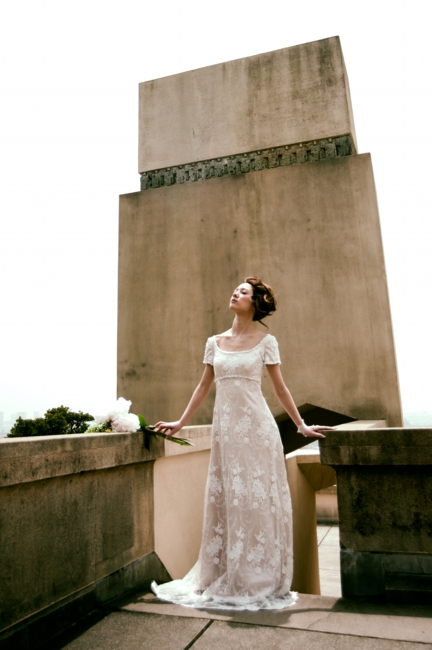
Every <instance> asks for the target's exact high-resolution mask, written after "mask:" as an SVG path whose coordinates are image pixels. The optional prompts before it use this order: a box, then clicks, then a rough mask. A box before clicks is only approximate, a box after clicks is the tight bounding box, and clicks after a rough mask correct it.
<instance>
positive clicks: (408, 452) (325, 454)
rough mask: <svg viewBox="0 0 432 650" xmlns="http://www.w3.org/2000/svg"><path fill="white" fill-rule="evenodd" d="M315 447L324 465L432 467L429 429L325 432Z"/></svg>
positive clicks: (431, 439) (430, 431)
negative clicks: (323, 437)
mask: <svg viewBox="0 0 432 650" xmlns="http://www.w3.org/2000/svg"><path fill="white" fill-rule="evenodd" d="M344 426H346V425H344ZM319 445H320V451H321V462H322V463H324V464H325V465H332V466H335V465H432V429H431V428H424V429H404V428H391V429H368V430H363V431H360V430H356V431H350V430H348V429H345V430H343V431H340V430H339V431H329V432H328V435H327V437H326V438H325V439H323V440H320V442H319Z"/></svg>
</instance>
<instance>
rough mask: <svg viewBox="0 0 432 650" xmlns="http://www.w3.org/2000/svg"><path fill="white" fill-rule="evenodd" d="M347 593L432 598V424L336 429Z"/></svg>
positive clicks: (332, 458)
mask: <svg viewBox="0 0 432 650" xmlns="http://www.w3.org/2000/svg"><path fill="white" fill-rule="evenodd" d="M320 448H321V458H322V462H324V463H326V464H328V465H332V466H333V467H334V468H335V470H336V474H337V491H338V506H339V519H340V544H341V581H342V594H343V595H344V596H345V597H362V596H378V597H385V598H387V599H388V600H393V601H394V600H396V601H398V602H419V603H421V604H426V603H429V604H430V602H431V599H430V593H431V591H432V526H431V521H432V473H431V463H432V451H431V449H432V429H417V430H416V429H412V430H407V429H372V430H369V431H355V432H352V431H330V432H329V433H328V435H327V437H326V439H325V440H322V441H320Z"/></svg>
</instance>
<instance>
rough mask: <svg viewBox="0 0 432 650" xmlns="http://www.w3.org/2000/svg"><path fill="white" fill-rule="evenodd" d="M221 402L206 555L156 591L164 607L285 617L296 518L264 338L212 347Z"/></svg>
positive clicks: (207, 358)
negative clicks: (268, 384)
mask: <svg viewBox="0 0 432 650" xmlns="http://www.w3.org/2000/svg"><path fill="white" fill-rule="evenodd" d="M204 363H209V364H211V365H213V368H214V374H215V380H216V387H217V390H216V400H215V406H214V415H213V436H212V449H211V454H210V467H209V474H208V479H207V487H206V494H205V514H204V527H203V537H202V543H201V549H200V553H199V557H198V561H197V563H196V564H195V566H194V567H193V568H192V569H191V570H190V571H189V573H188V574H187V575H186V576H185V577H184V578H183V579H182V580H174V581H172V582H168V583H166V584H164V585H156V584H155V583H153V585H152V589H153V591H154V593H155V594H156V595H157V596H158V597H159V598H161V599H162V600H168V601H170V602H173V603H178V604H181V605H186V606H189V607H197V608H200V607H201V608H214V609H247V610H258V609H284V608H286V607H289V606H290V605H292V604H294V602H295V601H296V598H297V595H296V594H295V593H293V592H291V591H290V587H291V581H292V571H293V561H292V510H291V499H290V494H289V489H288V484H287V477H286V469H285V458H284V454H283V449H282V443H281V439H280V435H279V430H278V428H277V425H276V423H275V420H274V418H273V416H272V414H271V412H270V410H269V408H268V406H267V403H266V401H265V399H264V397H263V395H262V392H261V376H262V372H263V368H264V367H265V365H266V364H269V365H272V364H278V363H280V356H279V349H278V344H277V341H276V339H275V337H274V336H272V335H271V334H267V335H266V336H265V337H264V338H263V339H262V341H261V342H260V343H259V344H258V345H257V346H255V347H254V348H253V349H251V350H244V351H241V352H226V351H224V350H221V349H220V348H219V347H218V346H217V344H216V339H215V337H211V338H209V339H208V340H207V343H206V348H205V354H204Z"/></svg>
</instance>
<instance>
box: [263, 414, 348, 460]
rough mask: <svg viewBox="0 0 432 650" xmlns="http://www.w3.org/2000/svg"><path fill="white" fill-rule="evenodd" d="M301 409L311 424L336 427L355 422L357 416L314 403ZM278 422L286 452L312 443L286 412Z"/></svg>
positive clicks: (305, 418)
mask: <svg viewBox="0 0 432 650" xmlns="http://www.w3.org/2000/svg"><path fill="white" fill-rule="evenodd" d="M299 411H300V414H301V416H302V418H303V419H304V420H305V421H306V424H309V425H312V424H320V425H322V426H326V427H335V426H337V425H338V424H345V423H346V422H354V420H355V418H350V417H349V416H348V415H342V413H336V412H335V411H328V410H327V409H323V408H320V407H319V406H314V405H313V404H303V405H302V406H300V407H299ZM276 423H277V425H278V427H279V432H280V435H281V438H282V444H283V448H284V453H285V454H290V453H291V452H292V451H295V450H296V449H301V447H305V446H306V445H309V444H310V443H311V439H310V438H305V437H304V436H302V435H301V433H297V427H296V425H295V424H294V422H293V421H292V420H291V418H290V417H289V416H288V415H287V414H286V413H284V414H283V415H279V416H277V417H276Z"/></svg>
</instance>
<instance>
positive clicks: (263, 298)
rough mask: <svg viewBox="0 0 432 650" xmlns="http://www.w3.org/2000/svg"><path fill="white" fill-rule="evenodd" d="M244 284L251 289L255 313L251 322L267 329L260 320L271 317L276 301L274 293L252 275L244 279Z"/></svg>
mask: <svg viewBox="0 0 432 650" xmlns="http://www.w3.org/2000/svg"><path fill="white" fill-rule="evenodd" d="M245 282H247V283H248V284H250V285H251V286H252V289H253V295H252V303H253V306H254V307H255V313H254V315H253V319H252V320H256V321H258V323H261V325H264V326H265V327H267V325H266V324H265V323H262V319H263V318H265V317H266V316H271V314H272V313H273V312H275V311H276V307H277V300H276V296H275V294H274V291H273V289H272V288H271V287H270V286H269V285H268V284H265V283H264V282H262V281H261V280H260V279H259V278H257V277H256V276H254V275H251V276H250V277H248V278H246V279H245Z"/></svg>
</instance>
